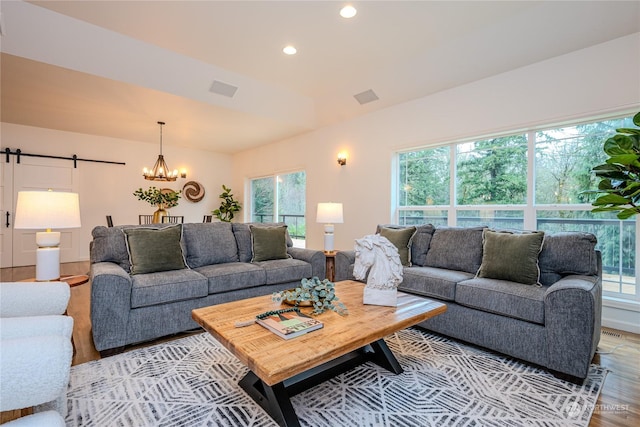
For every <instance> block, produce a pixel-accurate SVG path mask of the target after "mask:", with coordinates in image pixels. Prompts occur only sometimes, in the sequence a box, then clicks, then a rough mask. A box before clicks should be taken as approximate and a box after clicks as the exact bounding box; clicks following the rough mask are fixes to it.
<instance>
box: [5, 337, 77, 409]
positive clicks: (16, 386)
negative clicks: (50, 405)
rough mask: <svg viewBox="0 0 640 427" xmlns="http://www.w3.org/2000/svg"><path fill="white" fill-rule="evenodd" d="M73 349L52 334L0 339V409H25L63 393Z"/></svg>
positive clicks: (65, 388)
mask: <svg viewBox="0 0 640 427" xmlns="http://www.w3.org/2000/svg"><path fill="white" fill-rule="evenodd" d="M72 356H73V348H72V346H71V341H70V340H69V339H68V338H65V337H62V336H59V335H52V336H39V337H27V338H15V339H8V340H2V364H1V365H0V368H1V369H2V372H1V375H2V381H1V382H0V388H1V390H0V396H1V398H0V410H2V411H9V410H14V409H21V408H27V407H30V406H34V405H38V404H41V403H45V402H51V401H55V400H57V399H58V398H59V397H60V396H61V395H63V394H66V391H67V385H68V382H69V370H70V369H71V357H72Z"/></svg>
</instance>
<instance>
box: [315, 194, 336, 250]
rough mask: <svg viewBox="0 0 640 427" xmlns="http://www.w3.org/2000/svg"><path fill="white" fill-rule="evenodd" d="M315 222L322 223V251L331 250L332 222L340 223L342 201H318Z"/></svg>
mask: <svg viewBox="0 0 640 427" xmlns="http://www.w3.org/2000/svg"><path fill="white" fill-rule="evenodd" d="M316 222H320V223H324V251H325V253H331V252H333V229H334V227H333V224H342V203H318V212H317V214H316Z"/></svg>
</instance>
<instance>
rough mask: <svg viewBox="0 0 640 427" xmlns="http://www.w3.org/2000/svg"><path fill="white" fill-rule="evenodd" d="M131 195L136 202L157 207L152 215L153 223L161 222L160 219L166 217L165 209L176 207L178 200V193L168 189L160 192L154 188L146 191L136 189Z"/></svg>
mask: <svg viewBox="0 0 640 427" xmlns="http://www.w3.org/2000/svg"><path fill="white" fill-rule="evenodd" d="M133 195H134V196H136V197H137V198H138V200H142V201H145V202H147V203H149V204H150V205H151V206H157V207H158V210H157V211H155V212H154V213H153V222H154V223H160V222H162V217H163V216H166V215H167V211H166V210H165V209H169V208H173V207H175V206H178V199H179V198H180V192H179V191H173V190H169V189H164V190H161V189H159V188H156V187H149V189H148V190H143V189H142V188H138V189H137V190H136V191H134V192H133Z"/></svg>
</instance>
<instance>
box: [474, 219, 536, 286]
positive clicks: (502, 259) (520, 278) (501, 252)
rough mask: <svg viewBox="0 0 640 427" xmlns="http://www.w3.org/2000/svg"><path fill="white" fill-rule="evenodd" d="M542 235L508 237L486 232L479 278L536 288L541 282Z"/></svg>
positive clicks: (510, 234)
mask: <svg viewBox="0 0 640 427" xmlns="http://www.w3.org/2000/svg"><path fill="white" fill-rule="evenodd" d="M543 241H544V231H532V232H523V233H517V234H516V233H511V232H507V231H500V232H498V231H494V230H490V229H486V230H484V231H483V233H482V250H483V252H482V264H481V265H480V269H479V270H478V274H477V276H478V277H486V278H491V279H498V280H508V281H511V282H517V283H523V284H525V285H536V284H538V283H539V280H540V268H539V267H538V255H539V254H540V250H541V249H542V242H543Z"/></svg>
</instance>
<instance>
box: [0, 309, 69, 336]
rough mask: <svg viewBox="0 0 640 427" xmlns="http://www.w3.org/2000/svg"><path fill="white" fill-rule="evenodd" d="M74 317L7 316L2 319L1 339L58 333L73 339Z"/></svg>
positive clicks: (55, 315) (0, 326)
mask: <svg viewBox="0 0 640 427" xmlns="http://www.w3.org/2000/svg"><path fill="white" fill-rule="evenodd" d="M72 333H73V318H72V317H71V316H62V315H59V314H54V315H51V316H29V317H5V318H2V319H0V339H3V340H6V339H16V338H27V337H43V336H49V335H57V336H60V337H63V338H66V339H68V340H71V334H72Z"/></svg>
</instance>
